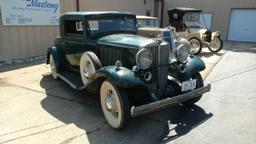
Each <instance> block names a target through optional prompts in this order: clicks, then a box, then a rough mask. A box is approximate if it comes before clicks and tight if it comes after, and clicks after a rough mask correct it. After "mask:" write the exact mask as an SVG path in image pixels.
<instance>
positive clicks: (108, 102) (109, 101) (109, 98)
mask: <svg viewBox="0 0 256 144" xmlns="http://www.w3.org/2000/svg"><path fill="white" fill-rule="evenodd" d="M112 103H113V99H112V95H111V94H110V93H109V94H108V96H107V98H106V101H105V104H106V108H107V110H108V111H111V110H112V108H113V106H112Z"/></svg>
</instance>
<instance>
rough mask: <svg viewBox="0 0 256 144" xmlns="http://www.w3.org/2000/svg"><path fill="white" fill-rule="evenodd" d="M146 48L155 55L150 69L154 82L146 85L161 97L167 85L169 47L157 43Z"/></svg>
mask: <svg viewBox="0 0 256 144" xmlns="http://www.w3.org/2000/svg"><path fill="white" fill-rule="evenodd" d="M146 48H147V49H149V50H150V51H151V52H152V54H153V63H152V68H150V69H149V71H150V72H151V73H152V80H151V81H149V82H147V83H146V85H147V87H148V88H149V89H150V90H151V92H153V93H155V94H156V95H157V96H161V94H162V93H163V92H164V90H165V88H166V85H167V75H168V66H167V64H168V59H169V45H168V44H166V43H165V45H160V44H159V43H157V44H153V45H148V46H146Z"/></svg>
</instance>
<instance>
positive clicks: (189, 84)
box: [181, 79, 196, 92]
mask: <svg viewBox="0 0 256 144" xmlns="http://www.w3.org/2000/svg"><path fill="white" fill-rule="evenodd" d="M195 88H196V79H193V80H188V81H184V82H182V83H181V91H182V92H185V91H189V90H194V89H195Z"/></svg>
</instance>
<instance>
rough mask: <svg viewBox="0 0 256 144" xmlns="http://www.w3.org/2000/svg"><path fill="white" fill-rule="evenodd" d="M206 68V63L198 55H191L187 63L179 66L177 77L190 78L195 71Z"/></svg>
mask: <svg viewBox="0 0 256 144" xmlns="http://www.w3.org/2000/svg"><path fill="white" fill-rule="evenodd" d="M204 69H205V63H204V61H203V60H202V59H200V58H199V57H197V56H194V55H191V56H190V57H189V58H188V61H187V63H186V64H185V65H183V66H180V67H179V68H178V73H177V77H178V79H179V80H182V81H183V80H188V79H190V78H191V77H192V76H193V75H194V74H195V73H197V72H200V71H202V70H204Z"/></svg>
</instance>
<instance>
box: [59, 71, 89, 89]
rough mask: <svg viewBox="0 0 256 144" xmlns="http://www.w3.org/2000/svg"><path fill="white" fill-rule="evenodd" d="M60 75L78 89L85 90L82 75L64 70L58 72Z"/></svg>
mask: <svg viewBox="0 0 256 144" xmlns="http://www.w3.org/2000/svg"><path fill="white" fill-rule="evenodd" d="M58 77H59V78H60V79H62V80H63V81H65V82H67V83H68V84H69V85H70V86H71V87H72V88H74V89H76V90H83V89H84V88H85V86H84V84H83V81H82V79H81V77H80V75H77V74H74V73H73V72H69V71H63V72H60V73H58Z"/></svg>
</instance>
